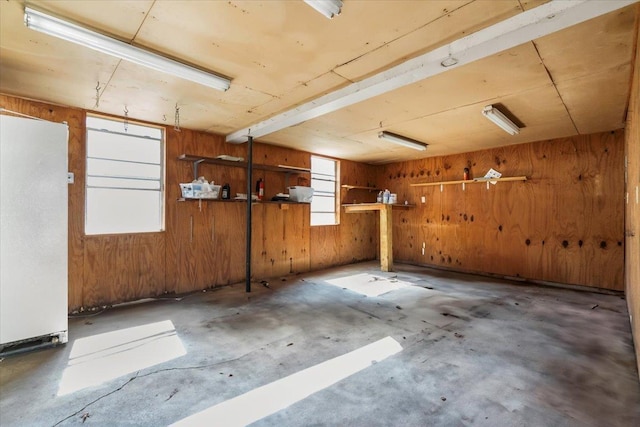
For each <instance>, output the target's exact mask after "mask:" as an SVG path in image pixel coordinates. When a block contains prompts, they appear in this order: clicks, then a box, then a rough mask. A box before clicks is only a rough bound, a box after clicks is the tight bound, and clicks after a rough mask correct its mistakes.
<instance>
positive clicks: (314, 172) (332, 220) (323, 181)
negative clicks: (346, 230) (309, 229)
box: [311, 156, 338, 225]
mask: <svg viewBox="0 0 640 427" xmlns="http://www.w3.org/2000/svg"><path fill="white" fill-rule="evenodd" d="M337 166H338V164H337V162H336V161H335V160H331V159H324V158H322V157H315V156H311V187H313V199H311V225H334V224H337V223H338V218H337V215H336V170H337Z"/></svg>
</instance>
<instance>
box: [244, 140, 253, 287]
mask: <svg viewBox="0 0 640 427" xmlns="http://www.w3.org/2000/svg"><path fill="white" fill-rule="evenodd" d="M252 190H253V137H252V136H249V139H248V141H247V252H246V256H245V262H246V269H245V290H246V291H247V292H251V201H252V200H251V191H252Z"/></svg>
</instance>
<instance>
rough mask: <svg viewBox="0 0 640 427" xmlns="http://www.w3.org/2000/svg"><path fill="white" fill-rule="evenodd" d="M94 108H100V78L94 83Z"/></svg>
mask: <svg viewBox="0 0 640 427" xmlns="http://www.w3.org/2000/svg"><path fill="white" fill-rule="evenodd" d="M93 108H95V109H96V110H97V109H98V108H100V80H98V83H97V84H96V105H94V106H93Z"/></svg>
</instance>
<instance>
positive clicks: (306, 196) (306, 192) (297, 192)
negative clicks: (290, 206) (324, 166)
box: [289, 185, 313, 203]
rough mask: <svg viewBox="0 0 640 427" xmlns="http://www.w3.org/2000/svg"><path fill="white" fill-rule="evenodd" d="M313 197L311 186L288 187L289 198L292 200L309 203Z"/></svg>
mask: <svg viewBox="0 0 640 427" xmlns="http://www.w3.org/2000/svg"><path fill="white" fill-rule="evenodd" d="M312 198H313V188H311V187H301V186H299V185H298V186H295V187H289V200H290V201H292V202H301V203H311V199H312Z"/></svg>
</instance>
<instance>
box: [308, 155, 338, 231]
mask: <svg viewBox="0 0 640 427" xmlns="http://www.w3.org/2000/svg"><path fill="white" fill-rule="evenodd" d="M313 159H321V160H323V161H331V162H333V164H334V168H333V170H334V174H333V175H332V176H331V175H327V174H324V173H318V172H314V170H313ZM339 174H340V162H339V161H338V160H335V159H330V158H327V157H322V156H314V155H312V156H311V187H313V199H312V201H311V209H310V212H311V213H310V215H311V218H310V221H309V223H310V225H311V226H312V227H320V226H332V225H339V224H340V209H339V205H340V193H339V192H338V188H339V186H338V184H339ZM315 180H319V181H325V182H327V181H328V182H333V191H332V192H331V191H319V190H318V189H317V188H316V187H314V181H315ZM327 197H333V199H334V204H333V210H332V211H326V210H323V211H319V210H317V208H315V207H314V201H316V200H318V199H322V198H327ZM314 213H322V214H327V213H332V214H333V218H334V220H333V222H331V223H327V222H323V221H320V222H317V221H314Z"/></svg>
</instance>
